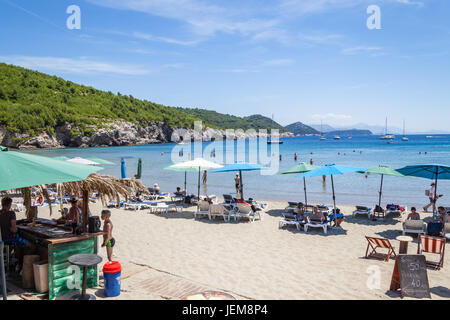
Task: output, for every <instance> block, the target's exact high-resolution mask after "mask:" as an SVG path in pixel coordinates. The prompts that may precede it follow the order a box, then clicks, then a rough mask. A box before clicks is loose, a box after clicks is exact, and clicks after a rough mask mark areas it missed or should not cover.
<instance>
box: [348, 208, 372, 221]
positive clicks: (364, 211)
mask: <svg viewBox="0 0 450 320" xmlns="http://www.w3.org/2000/svg"><path fill="white" fill-rule="evenodd" d="M357 214H359V215H367V219H370V217H371V216H372V208H368V207H362V206H356V210H355V211H353V214H352V217H353V218H354V217H355V216H356V215H357Z"/></svg>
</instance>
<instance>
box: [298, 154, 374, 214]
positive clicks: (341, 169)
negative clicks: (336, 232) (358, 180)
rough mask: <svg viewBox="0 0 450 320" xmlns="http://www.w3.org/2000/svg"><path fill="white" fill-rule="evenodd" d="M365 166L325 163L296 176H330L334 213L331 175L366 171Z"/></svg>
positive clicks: (334, 202) (334, 204)
mask: <svg viewBox="0 0 450 320" xmlns="http://www.w3.org/2000/svg"><path fill="white" fill-rule="evenodd" d="M366 170H367V168H362V167H353V166H344V165H338V164H334V163H333V164H326V165H324V166H323V167H320V168H318V169H314V170H311V171H308V172H305V173H301V174H298V175H296V177H321V176H331V188H332V190H333V206H334V213H336V195H335V193H334V181H333V176H334V175H336V174H346V173H352V172H358V171H366ZM336 217H337V215H336V214H335V215H334V219H335V220H336Z"/></svg>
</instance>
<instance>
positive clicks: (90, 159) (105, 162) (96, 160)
mask: <svg viewBox="0 0 450 320" xmlns="http://www.w3.org/2000/svg"><path fill="white" fill-rule="evenodd" d="M86 160H89V161H92V162H97V163H100V164H114V162H111V161H108V160H105V159H100V158H95V157H93V158H86Z"/></svg>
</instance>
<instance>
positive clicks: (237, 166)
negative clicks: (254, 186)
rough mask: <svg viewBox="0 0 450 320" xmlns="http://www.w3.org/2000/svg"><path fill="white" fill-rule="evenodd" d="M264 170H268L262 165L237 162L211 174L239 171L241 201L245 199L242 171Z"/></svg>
mask: <svg viewBox="0 0 450 320" xmlns="http://www.w3.org/2000/svg"><path fill="white" fill-rule="evenodd" d="M262 169H267V168H266V167H264V166H262V165H259V164H256V163H247V162H237V163H233V164H229V165H226V166H224V167H223V168H220V169H216V170H213V171H211V172H213V173H216V172H234V171H238V172H239V178H240V179H239V180H240V182H241V183H240V186H239V190H240V194H241V199H244V185H243V184H242V171H257V170H262Z"/></svg>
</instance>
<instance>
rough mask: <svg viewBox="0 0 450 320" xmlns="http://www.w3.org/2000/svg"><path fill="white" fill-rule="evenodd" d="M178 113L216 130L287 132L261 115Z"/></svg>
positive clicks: (207, 112)
mask: <svg viewBox="0 0 450 320" xmlns="http://www.w3.org/2000/svg"><path fill="white" fill-rule="evenodd" d="M179 110H180V111H182V112H186V113H188V114H190V115H192V116H195V117H196V118H199V119H202V120H203V121H204V122H206V123H209V124H211V125H213V126H215V127H217V128H222V129H225V128H226V129H243V130H248V129H255V130H259V129H268V130H269V129H271V128H273V129H278V130H280V132H287V130H286V129H285V128H284V127H283V126H281V125H279V124H278V123H276V122H273V121H272V120H271V119H270V118H267V117H264V116H262V115H259V114H257V115H252V116H248V117H243V118H241V117H236V116H233V115H229V114H222V113H218V112H216V111H212V110H205V109H197V108H196V109H184V108H179Z"/></svg>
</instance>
